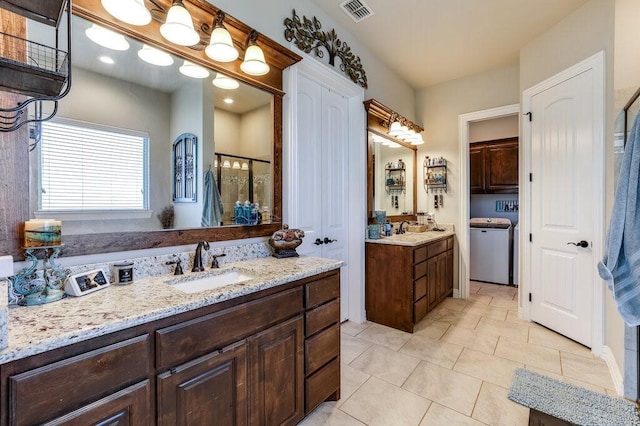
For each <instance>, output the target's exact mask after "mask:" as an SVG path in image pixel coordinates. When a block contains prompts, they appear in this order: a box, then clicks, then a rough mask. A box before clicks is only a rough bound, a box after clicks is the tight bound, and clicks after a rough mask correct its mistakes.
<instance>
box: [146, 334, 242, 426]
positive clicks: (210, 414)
mask: <svg viewBox="0 0 640 426" xmlns="http://www.w3.org/2000/svg"><path fill="white" fill-rule="evenodd" d="M157 390H158V392H157V393H158V395H157V399H158V425H166V426H172V425H212V424H216V425H229V426H232V425H245V424H247V417H248V405H247V353H246V344H245V341H244V340H243V341H242V342H240V343H237V344H235V345H232V346H229V347H227V348H224V349H221V350H220V351H215V352H212V353H210V354H207V355H205V356H202V357H200V358H197V359H195V360H193V361H190V362H188V363H186V364H184V365H181V366H178V367H175V368H172V369H171V370H170V371H167V372H165V373H162V374H160V375H159V376H158V380H157Z"/></svg>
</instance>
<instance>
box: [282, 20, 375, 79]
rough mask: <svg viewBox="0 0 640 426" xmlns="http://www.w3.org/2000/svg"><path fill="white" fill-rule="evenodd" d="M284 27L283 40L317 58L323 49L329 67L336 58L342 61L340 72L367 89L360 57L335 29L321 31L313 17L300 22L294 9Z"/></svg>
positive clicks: (322, 53) (318, 23)
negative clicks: (326, 55)
mask: <svg viewBox="0 0 640 426" xmlns="http://www.w3.org/2000/svg"><path fill="white" fill-rule="evenodd" d="M284 25H285V27H286V29H285V30H284V38H285V39H286V40H287V41H293V42H294V44H295V45H296V46H297V47H298V49H300V50H302V51H303V52H305V53H310V52H311V51H313V52H314V53H315V54H316V56H317V57H319V58H323V57H324V52H323V51H322V50H321V48H325V49H326V50H327V53H328V54H329V65H331V66H334V67H335V58H336V56H337V57H338V58H340V60H341V61H342V63H341V64H340V70H341V71H342V72H344V73H345V74H346V75H347V76H348V77H349V78H350V79H351V80H352V81H353V82H354V83H356V84H358V85H360V86H362V87H364V88H365V89H366V88H367V74H366V72H365V71H364V68H362V64H361V63H360V57H359V56H356V55H354V54H353V52H352V51H351V47H349V45H348V44H347V43H346V42H344V41H342V40H340V39H339V38H338V35H337V34H336V30H335V29H332V30H331V31H329V32H325V31H322V24H321V23H320V21H319V20H318V18H316V17H315V16H314V17H313V20H311V19H309V18H307V17H306V16H302V21H301V20H300V17H299V16H298V15H297V14H296V11H295V9H294V10H293V16H292V17H291V18H287V19H285V20H284Z"/></svg>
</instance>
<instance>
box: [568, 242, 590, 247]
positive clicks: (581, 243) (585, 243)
mask: <svg viewBox="0 0 640 426" xmlns="http://www.w3.org/2000/svg"><path fill="white" fill-rule="evenodd" d="M569 244H573V245H574V246H577V247H582V248H587V247H589V243H588V242H586V241H585V240H582V241H578V242H577V243H567V245H569Z"/></svg>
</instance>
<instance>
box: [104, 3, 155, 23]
mask: <svg viewBox="0 0 640 426" xmlns="http://www.w3.org/2000/svg"><path fill="white" fill-rule="evenodd" d="M102 6H103V7H104V8H105V10H106V11H107V12H109V14H110V15H111V16H113V17H114V18H116V19H119V20H121V21H123V22H126V23H127V24H131V25H147V24H148V23H149V22H151V12H149V11H148V10H147V8H146V7H145V6H144V0H102Z"/></svg>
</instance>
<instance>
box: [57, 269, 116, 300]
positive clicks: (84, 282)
mask: <svg viewBox="0 0 640 426" xmlns="http://www.w3.org/2000/svg"><path fill="white" fill-rule="evenodd" d="M105 287H109V280H107V278H106V276H105V274H104V271H103V270H102V269H94V270H91V271H85V272H80V273H78V274H73V275H70V276H69V278H67V282H66V283H65V286H64V291H65V292H66V293H67V294H68V295H70V296H84V295H85V294H89V293H93V292H94V291H98V290H101V289H103V288H105Z"/></svg>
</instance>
